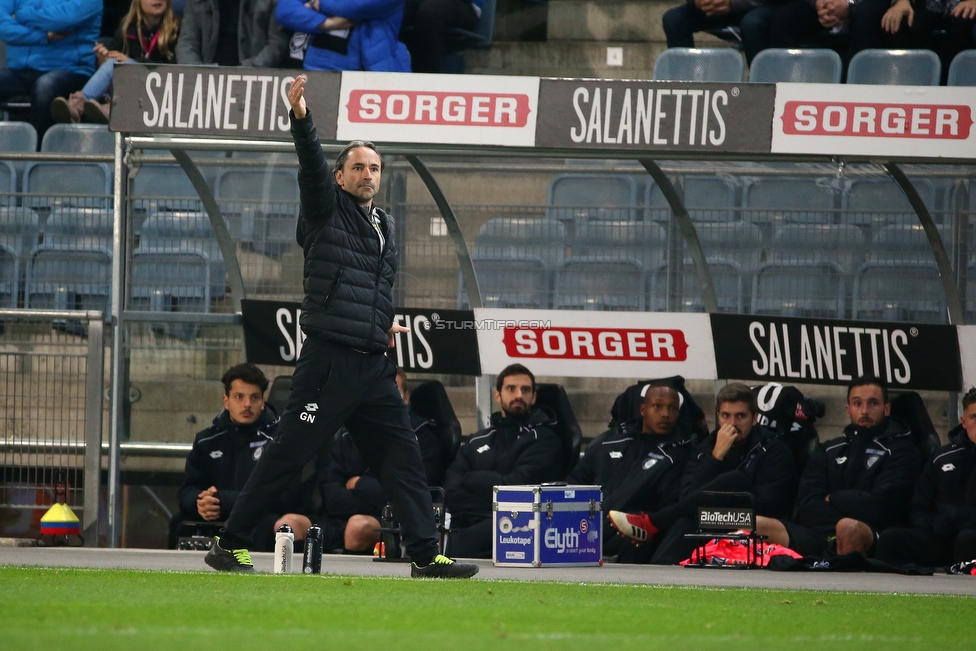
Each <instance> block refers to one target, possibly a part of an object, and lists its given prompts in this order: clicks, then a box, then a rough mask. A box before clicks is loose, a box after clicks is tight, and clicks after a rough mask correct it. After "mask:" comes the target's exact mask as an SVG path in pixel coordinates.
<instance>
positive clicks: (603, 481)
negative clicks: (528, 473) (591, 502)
mask: <svg viewBox="0 0 976 651" xmlns="http://www.w3.org/2000/svg"><path fill="white" fill-rule="evenodd" d="M642 429H643V422H642V421H641V419H636V420H629V421H627V422H625V423H621V424H620V425H619V426H617V428H615V429H611V430H607V431H606V432H604V433H603V434H601V435H600V436H598V437H596V438H595V439H593V442H592V443H590V444H589V445H588V446H587V447H586V453H585V454H584V455H583V458H582V459H580V461H579V463H578V464H576V467H575V468H573V470H572V472H570V473H569V477H568V478H567V480H566V481H568V482H569V483H570V484H599V485H600V486H601V487H602V489H603V511H604V512H607V511H611V510H613V511H627V512H638V511H656V510H657V509H660V508H663V507H665V506H670V505H672V504H674V503H675V502H677V501H678V498H679V497H680V496H681V474H682V473H683V472H684V468H685V464H686V463H688V460H689V459H690V458H691V454H692V433H691V431H690V430H688V429H687V428H683V427H681V426H680V424H679V427H678V428H676V429H675V430H674V431H673V432H672V433H671V434H666V435H663V436H662V435H659V434H644V433H643V432H642V431H641V430H642Z"/></svg>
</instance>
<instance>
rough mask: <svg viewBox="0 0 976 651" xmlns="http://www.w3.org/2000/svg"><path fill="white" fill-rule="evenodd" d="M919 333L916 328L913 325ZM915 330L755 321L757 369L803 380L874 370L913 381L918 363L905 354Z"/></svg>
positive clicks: (764, 373)
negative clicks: (913, 373) (909, 359)
mask: <svg viewBox="0 0 976 651" xmlns="http://www.w3.org/2000/svg"><path fill="white" fill-rule="evenodd" d="M909 332H911V333H912V334H913V335H914V334H916V331H915V329H914V328H912V329H910V330H909ZM909 332H906V331H905V330H904V329H901V328H868V327H852V326H829V325H825V326H818V325H807V324H794V325H792V327H791V325H790V324H786V323H778V324H777V323H775V322H768V323H763V322H761V321H753V322H752V323H750V324H749V339H750V341H751V342H752V345H753V346H754V347H755V352H756V354H757V357H755V358H753V360H752V370H753V372H755V374H756V375H759V376H766V377H770V378H796V379H800V380H827V379H830V380H836V381H839V382H850V381H851V380H852V379H853V378H855V377H859V376H861V375H864V374H865V373H873V374H874V375H875V376H877V377H881V378H884V379H885V380H886V381H887V382H889V383H897V384H908V383H909V382H910V381H911V379H912V367H911V365H910V364H909V362H908V357H907V356H906V354H905V348H906V347H907V346H908V343H909V339H910V336H909Z"/></svg>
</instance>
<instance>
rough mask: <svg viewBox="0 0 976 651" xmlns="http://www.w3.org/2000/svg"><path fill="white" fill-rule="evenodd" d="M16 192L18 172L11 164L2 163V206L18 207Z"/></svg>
mask: <svg viewBox="0 0 976 651" xmlns="http://www.w3.org/2000/svg"><path fill="white" fill-rule="evenodd" d="M0 137H2V136H0ZM16 192H17V170H15V169H14V166H13V165H11V164H10V163H8V162H6V161H0V206H16V205H17V196H16Z"/></svg>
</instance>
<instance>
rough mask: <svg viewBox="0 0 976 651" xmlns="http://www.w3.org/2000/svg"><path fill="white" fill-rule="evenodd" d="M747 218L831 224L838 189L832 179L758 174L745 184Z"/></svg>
mask: <svg viewBox="0 0 976 651" xmlns="http://www.w3.org/2000/svg"><path fill="white" fill-rule="evenodd" d="M744 193H745V196H744V198H743V203H744V205H745V210H744V213H745V214H744V215H743V217H744V219H746V220H748V221H751V222H756V223H763V222H775V221H780V220H782V221H788V222H800V223H810V224H829V223H832V222H833V221H834V210H835V207H836V205H835V201H836V194H837V193H836V192H835V190H834V188H833V184H832V179H829V178H823V177H822V178H815V177H812V176H806V177H765V178H758V179H756V180H754V181H752V182H751V183H749V184H748V185H747V186H746V188H745V191H744Z"/></svg>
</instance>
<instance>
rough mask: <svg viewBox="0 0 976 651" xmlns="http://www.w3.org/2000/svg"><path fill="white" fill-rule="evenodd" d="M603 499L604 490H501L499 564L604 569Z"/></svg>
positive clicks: (495, 504)
mask: <svg viewBox="0 0 976 651" xmlns="http://www.w3.org/2000/svg"><path fill="white" fill-rule="evenodd" d="M602 501H603V498H602V492H601V490H600V487H599V486H565V485H563V486H558V485H557V486H549V485H541V486H495V487H494V499H493V500H492V506H491V510H492V517H493V520H494V525H493V527H492V543H491V551H492V558H493V559H494V562H495V565H497V566H500V567H543V566H544V567H551V566H586V565H603V513H602V510H601V507H602Z"/></svg>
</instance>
